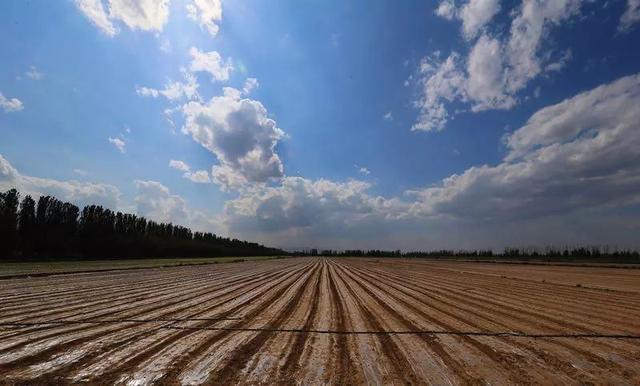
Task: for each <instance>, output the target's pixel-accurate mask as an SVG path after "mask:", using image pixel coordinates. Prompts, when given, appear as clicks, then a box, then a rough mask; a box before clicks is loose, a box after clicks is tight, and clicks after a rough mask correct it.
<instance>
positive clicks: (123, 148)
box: [109, 137, 127, 154]
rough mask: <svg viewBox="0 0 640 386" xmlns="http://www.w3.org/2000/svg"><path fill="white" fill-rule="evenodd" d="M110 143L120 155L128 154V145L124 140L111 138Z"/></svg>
mask: <svg viewBox="0 0 640 386" xmlns="http://www.w3.org/2000/svg"><path fill="white" fill-rule="evenodd" d="M109 143H111V144H112V145H113V146H115V147H116V149H118V151H119V152H120V153H123V154H124V153H126V152H127V143H126V142H125V141H124V140H123V139H121V138H117V137H116V138H112V137H109Z"/></svg>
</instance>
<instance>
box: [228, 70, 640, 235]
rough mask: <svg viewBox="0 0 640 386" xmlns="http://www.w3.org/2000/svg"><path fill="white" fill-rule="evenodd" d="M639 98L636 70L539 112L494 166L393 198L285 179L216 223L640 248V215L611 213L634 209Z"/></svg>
mask: <svg viewBox="0 0 640 386" xmlns="http://www.w3.org/2000/svg"><path fill="white" fill-rule="evenodd" d="M639 106H640V74H636V75H633V76H628V77H625V78H621V79H619V80H616V81H614V82H611V83H609V84H605V85H602V86H600V87H597V88H595V89H593V90H590V91H585V92H583V93H580V94H578V95H576V96H574V97H572V98H569V99H566V100H565V101H562V102H560V103H558V104H555V105H552V106H548V107H545V108H543V109H541V110H539V111H538V112H536V113H535V114H533V115H532V116H531V117H530V119H529V120H528V121H527V122H526V124H525V125H523V126H522V127H520V128H519V129H517V130H515V131H514V132H513V133H512V134H511V135H509V136H507V137H506V138H505V145H506V146H507V149H508V153H507V155H506V156H505V157H504V159H503V160H502V162H500V163H498V164H497V165H493V166H492V165H480V166H474V167H471V168H469V169H467V170H464V171H463V172H462V173H460V174H454V175H451V176H449V177H448V178H445V179H444V180H443V181H442V182H441V183H439V184H437V185H434V186H430V187H426V188H422V189H413V190H409V191H407V192H405V194H404V195H403V196H401V197H391V198H384V197H377V196H374V195H372V194H371V193H369V190H370V187H371V185H370V184H368V183H366V182H363V181H349V182H334V181H328V180H323V179H321V180H309V179H305V178H302V177H284V178H283V179H282V180H281V184H280V185H277V186H272V187H268V186H262V187H259V188H257V189H253V190H245V191H242V192H241V194H240V196H239V197H238V198H237V199H234V200H231V201H229V202H228V203H227V205H226V208H225V222H226V224H227V225H228V227H229V229H230V230H231V231H232V232H235V233H237V234H245V235H251V236H252V237H255V238H256V239H258V240H262V241H269V240H271V241H272V242H274V241H275V242H277V243H279V245H291V242H292V241H291V240H296V241H298V242H299V243H298V244H297V245H298V246H300V245H301V246H304V245H305V244H306V245H307V246H308V245H311V246H313V245H320V246H323V247H338V246H344V247H349V246H354V245H363V246H365V247H372V246H382V247H386V248H389V247H390V246H391V245H393V246H397V247H402V248H439V247H449V248H451V247H454V248H462V247H466V246H475V247H477V246H478V245H486V246H489V247H496V246H497V247H502V246H508V245H511V246H513V245H514V243H515V245H522V243H528V244H529V245H530V244H540V243H543V244H544V243H557V242H562V243H570V242H582V243H587V244H590V243H612V244H622V245H635V246H638V242H637V240H635V239H637V237H636V236H637V231H638V230H640V223H638V222H637V220H635V222H634V221H629V219H626V220H625V219H622V218H620V213H623V212H624V209H623V208H637V207H639V206H640V152H638V151H637V149H639V148H640V123H639V122H640V107H639ZM603 224H606V226H605V225H603ZM634 224H635V225H634ZM458 235H459V236H458ZM634 235H635V236H634ZM503 236H504V237H503ZM382 240H383V241H382ZM633 240H635V241H633ZM379 242H380V243H379ZM300 243H302V244H300Z"/></svg>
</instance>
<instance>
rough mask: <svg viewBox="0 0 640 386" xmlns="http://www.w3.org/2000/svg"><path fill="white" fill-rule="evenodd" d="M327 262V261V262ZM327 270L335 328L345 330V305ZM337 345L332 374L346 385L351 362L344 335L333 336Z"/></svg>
mask: <svg viewBox="0 0 640 386" xmlns="http://www.w3.org/2000/svg"><path fill="white" fill-rule="evenodd" d="M327 264H329V263H327ZM328 271H329V291H330V293H331V305H332V306H333V309H332V311H333V315H334V318H333V319H334V320H336V321H337V326H336V327H337V330H338V331H346V330H347V323H346V315H347V311H346V306H345V305H344V303H343V299H342V297H340V294H339V293H338V288H337V287H336V282H335V277H334V273H333V272H331V270H328ZM336 346H337V350H338V355H337V356H334V357H336V358H337V362H336V363H335V370H334V374H336V375H337V376H338V379H337V382H336V383H337V384H338V385H347V384H351V381H352V379H350V377H349V372H348V369H349V367H350V364H351V359H350V356H349V352H348V351H347V350H348V348H349V342H348V339H347V336H346V335H342V334H341V335H338V336H337V337H334V342H333V347H336Z"/></svg>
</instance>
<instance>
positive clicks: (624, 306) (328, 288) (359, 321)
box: [0, 258, 640, 385]
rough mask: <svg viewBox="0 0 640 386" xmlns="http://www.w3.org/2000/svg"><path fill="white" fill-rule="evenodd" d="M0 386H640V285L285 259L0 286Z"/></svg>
mask: <svg viewBox="0 0 640 386" xmlns="http://www.w3.org/2000/svg"><path fill="white" fill-rule="evenodd" d="M0 310H1V312H0V377H1V378H2V381H0V383H1V382H5V383H8V384H12V383H28V384H54V383H80V382H88V383H91V384H113V383H118V384H120V383H121V384H135V385H140V384H147V383H161V384H203V383H216V384H232V383H241V384H245V383H248V384H254V383H267V384H272V383H305V384H322V383H332V384H347V383H348V384H353V383H379V384H389V383H407V382H409V383H418V384H423V383H425V384H438V385H443V384H482V383H491V384H603V383H609V384H640V365H639V363H640V270H639V269H621V268H593V267H589V268H587V267H558V266H553V267H546V266H533V265H512V264H474V263H455V262H434V261H421V260H395V259H380V260H376V259H334V260H331V259H324V258H313V259H312V258H291V259H280V260H268V261H249V262H244V263H236V264H216V265H200V266H181V267H168V268H148V269H135V270H118V271H111V272H88V273H75V274H64V275H52V276H46V277H31V278H27V277H13V278H5V279H4V280H0Z"/></svg>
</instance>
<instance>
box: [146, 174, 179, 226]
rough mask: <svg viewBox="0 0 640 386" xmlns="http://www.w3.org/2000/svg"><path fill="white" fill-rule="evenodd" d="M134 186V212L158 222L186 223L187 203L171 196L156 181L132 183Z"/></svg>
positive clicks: (175, 196)
mask: <svg viewBox="0 0 640 386" xmlns="http://www.w3.org/2000/svg"><path fill="white" fill-rule="evenodd" d="M134 184H135V186H136V197H135V203H136V212H137V213H138V214H139V215H141V216H145V217H148V218H150V219H153V220H155V221H160V222H175V223H178V224H184V223H186V222H187V218H188V214H187V203H186V201H185V200H184V199H183V198H182V197H180V196H178V195H174V194H171V192H169V188H167V187H166V186H164V185H162V184H161V183H159V182H157V181H141V180H136V181H134Z"/></svg>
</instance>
